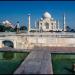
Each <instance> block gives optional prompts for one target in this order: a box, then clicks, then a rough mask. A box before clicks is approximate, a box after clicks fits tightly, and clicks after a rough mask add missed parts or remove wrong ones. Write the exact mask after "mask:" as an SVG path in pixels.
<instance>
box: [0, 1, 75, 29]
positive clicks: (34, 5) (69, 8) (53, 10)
mask: <svg viewBox="0 0 75 75" xmlns="http://www.w3.org/2000/svg"><path fill="white" fill-rule="evenodd" d="M46 11H47V12H49V13H50V14H51V15H52V17H53V18H54V20H56V21H57V20H59V23H60V27H61V28H62V27H63V14H64V13H65V15H66V24H67V25H68V26H70V27H71V28H75V1H0V22H2V21H4V20H9V21H10V22H11V23H12V24H13V25H16V22H17V21H19V22H20V26H21V25H25V26H27V24H28V14H31V27H32V28H33V27H34V26H35V21H36V20H39V19H40V18H41V17H42V15H43V14H44V12H46Z"/></svg>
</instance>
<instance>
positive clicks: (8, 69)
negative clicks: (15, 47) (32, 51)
mask: <svg viewBox="0 0 75 75" xmlns="http://www.w3.org/2000/svg"><path fill="white" fill-rule="evenodd" d="M3 53H5V52H0V74H13V72H14V71H15V70H16V69H17V68H18V67H19V65H20V64H21V63H22V61H23V60H24V59H25V58H26V57H27V55H28V54H29V53H28V52H25V53H17V52H13V54H14V58H12V59H7V58H8V57H6V58H5V57H4V58H3V56H2V55H3ZM7 55H9V52H8V54H7Z"/></svg>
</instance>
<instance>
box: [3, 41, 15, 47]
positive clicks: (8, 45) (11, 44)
mask: <svg viewBox="0 0 75 75" xmlns="http://www.w3.org/2000/svg"><path fill="white" fill-rule="evenodd" d="M2 44H3V45H4V47H11V48H14V44H13V42H12V41H10V40H4V41H2Z"/></svg>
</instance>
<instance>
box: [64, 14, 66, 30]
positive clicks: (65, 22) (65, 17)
mask: <svg viewBox="0 0 75 75" xmlns="http://www.w3.org/2000/svg"><path fill="white" fill-rule="evenodd" d="M64 31H66V17H65V14H64Z"/></svg>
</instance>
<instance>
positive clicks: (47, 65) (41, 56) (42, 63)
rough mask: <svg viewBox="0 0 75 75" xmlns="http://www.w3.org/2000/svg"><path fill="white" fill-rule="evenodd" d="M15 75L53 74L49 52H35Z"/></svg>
mask: <svg viewBox="0 0 75 75" xmlns="http://www.w3.org/2000/svg"><path fill="white" fill-rule="evenodd" d="M14 74H53V70H52V62H51V54H50V52H49V51H47V50H44V51H42V50H38V49H36V50H33V51H31V53H30V54H29V55H28V57H27V58H26V59H25V60H24V61H23V63H22V64H21V65H20V66H19V68H18V69H17V70H16V71H15V72H14Z"/></svg>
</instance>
